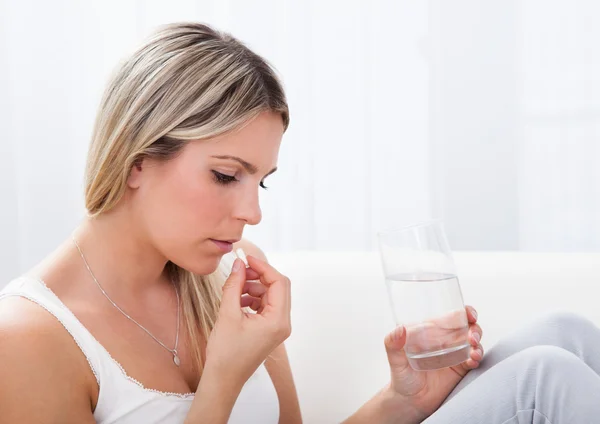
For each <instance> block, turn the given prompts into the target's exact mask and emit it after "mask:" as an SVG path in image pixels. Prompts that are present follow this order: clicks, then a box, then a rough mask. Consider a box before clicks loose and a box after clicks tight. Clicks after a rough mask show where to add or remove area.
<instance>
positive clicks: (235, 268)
mask: <svg viewBox="0 0 600 424" xmlns="http://www.w3.org/2000/svg"><path fill="white" fill-rule="evenodd" d="M241 267H242V260H241V259H236V260H235V261H233V268H231V272H238V271H239V270H240V268H241Z"/></svg>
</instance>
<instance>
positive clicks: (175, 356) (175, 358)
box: [72, 237, 181, 366]
mask: <svg viewBox="0 0 600 424" xmlns="http://www.w3.org/2000/svg"><path fill="white" fill-rule="evenodd" d="M72 239H73V243H75V246H76V247H77V250H79V254H80V255H81V259H83V263H84V264H85V267H86V268H87V270H88V271H89V273H90V275H91V276H92V280H94V283H96V285H97V286H98V288H99V289H100V291H101V292H102V294H103V295H104V296H105V297H106V298H107V299H108V301H109V302H110V303H112V305H113V306H114V307H115V308H117V310H118V311H119V312H121V313H122V314H123V315H125V317H127V319H129V320H130V321H132V322H133V323H134V324H136V325H137V326H138V327H140V328H141V329H142V330H144V331H145V332H146V333H148V335H149V336H150V337H152V338H153V339H154V340H155V341H156V342H157V343H158V344H159V345H161V346H162V347H164V348H165V349H167V350H168V351H169V352H171V354H172V355H173V362H174V363H175V365H177V366H179V365H181V360H180V359H179V354H178V353H177V346H178V345H179V309H180V305H179V290H177V287H175V284H174V283H173V282H171V284H173V288H174V289H175V294H176V295H177V332H176V336H175V347H174V348H173V349H169V348H168V347H167V346H165V344H164V343H163V342H161V341H160V340H158V339H157V338H156V337H154V334H152V333H151V332H150V331H148V330H147V329H146V327H144V326H143V325H142V324H140V323H139V322H137V321H136V320H135V319H133V318H131V317H130V316H129V314H127V312H125V311H124V310H123V309H121V308H120V307H119V305H117V304H116V303H115V302H114V301H113V300H112V299H111V298H110V296H109V295H108V294H107V293H106V292H105V291H104V289H103V288H102V286H101V285H100V283H99V282H98V280H97V279H96V276H95V275H94V273H93V272H92V270H91V268H90V266H89V264H88V262H87V260H86V259H85V256H84V255H83V252H82V250H81V247H79V244H77V241H76V240H75V237H72Z"/></svg>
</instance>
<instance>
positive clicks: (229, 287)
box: [221, 258, 246, 311]
mask: <svg viewBox="0 0 600 424" xmlns="http://www.w3.org/2000/svg"><path fill="white" fill-rule="evenodd" d="M245 283H246V267H245V266H244V263H243V262H242V260H241V259H239V258H238V259H236V260H235V261H233V267H232V268H231V274H230V275H229V278H227V280H226V281H225V284H223V296H222V297H221V308H227V309H229V310H236V311H237V310H238V309H240V308H241V307H242V306H241V297H242V291H243V289H244V284H245Z"/></svg>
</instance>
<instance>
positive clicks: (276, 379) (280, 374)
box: [235, 240, 302, 424]
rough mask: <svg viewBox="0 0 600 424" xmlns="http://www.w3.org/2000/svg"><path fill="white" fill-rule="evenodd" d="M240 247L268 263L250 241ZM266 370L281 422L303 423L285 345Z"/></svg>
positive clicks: (237, 245) (264, 256) (277, 352)
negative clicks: (275, 397)
mask: <svg viewBox="0 0 600 424" xmlns="http://www.w3.org/2000/svg"><path fill="white" fill-rule="evenodd" d="M240 247H241V248H242V249H243V250H244V252H245V253H246V254H248V255H252V256H255V257H257V258H259V259H262V260H264V261H267V257H266V255H265V254H264V252H263V251H262V250H261V249H259V248H258V247H257V246H256V245H255V244H253V243H251V242H249V241H248V240H242V241H240V242H239V243H236V245H235V249H237V248H240ZM265 368H266V369H267V371H268V372H269V376H270V377H271V380H272V381H273V385H274V386H275V391H276V392H277V398H278V399H279V422H280V423H282V424H300V423H302V415H301V412H300V403H299V401H298V393H297V391H296V385H295V384H294V377H293V375H292V369H291V367H290V361H289V359H288V356H287V351H286V349H285V344H281V345H280V346H278V347H277V348H275V350H273V352H272V353H271V355H269V357H268V358H267V360H266V361H265Z"/></svg>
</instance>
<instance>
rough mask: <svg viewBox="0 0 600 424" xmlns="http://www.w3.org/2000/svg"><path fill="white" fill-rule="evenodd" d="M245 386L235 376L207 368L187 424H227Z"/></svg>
mask: <svg viewBox="0 0 600 424" xmlns="http://www.w3.org/2000/svg"><path fill="white" fill-rule="evenodd" d="M243 386H244V382H241V381H238V379H236V378H234V377H233V376H228V375H222V374H219V373H218V372H216V370H215V369H214V368H213V367H210V366H209V367H205V368H204V370H203V372H202V376H201V378H200V383H199V384H198V388H197V389H196V396H195V398H194V402H193V403H192V406H191V408H190V411H189V413H188V415H187V417H186V420H185V424H196V423H205V422H210V423H215V424H218V423H223V424H225V423H227V421H228V420H229V416H230V415H231V410H232V409H233V406H234V405H235V402H236V400H237V398H238V396H239V394H240V392H241V390H242V387H243Z"/></svg>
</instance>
